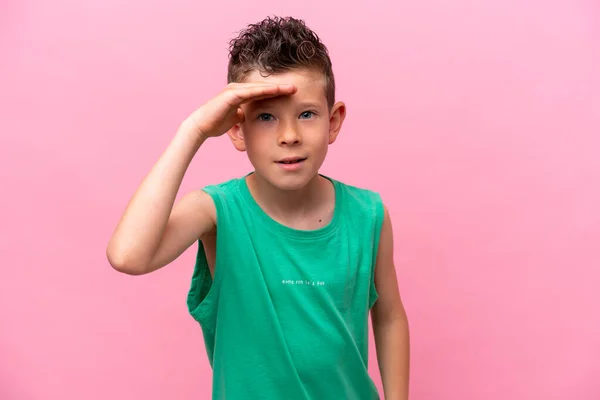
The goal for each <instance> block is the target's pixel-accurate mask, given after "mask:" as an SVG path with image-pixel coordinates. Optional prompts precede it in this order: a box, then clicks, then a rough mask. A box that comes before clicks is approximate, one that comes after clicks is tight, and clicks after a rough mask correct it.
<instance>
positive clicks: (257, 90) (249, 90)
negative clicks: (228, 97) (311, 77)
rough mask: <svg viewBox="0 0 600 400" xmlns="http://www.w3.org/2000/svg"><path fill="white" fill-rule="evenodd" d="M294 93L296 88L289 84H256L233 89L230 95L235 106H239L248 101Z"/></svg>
mask: <svg viewBox="0 0 600 400" xmlns="http://www.w3.org/2000/svg"><path fill="white" fill-rule="evenodd" d="M295 92H296V87H295V86H294V85H291V84H281V85H274V84H256V85H252V86H244V87H239V88H235V89H233V91H232V94H233V95H234V97H235V99H234V102H235V104H237V105H240V104H243V103H246V102H248V101H255V100H260V99H265V98H270V97H277V96H283V95H290V94H293V93H295Z"/></svg>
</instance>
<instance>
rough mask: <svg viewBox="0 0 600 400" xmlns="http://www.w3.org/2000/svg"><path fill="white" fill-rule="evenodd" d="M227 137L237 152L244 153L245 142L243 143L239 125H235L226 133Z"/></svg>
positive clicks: (242, 134)
mask: <svg viewBox="0 0 600 400" xmlns="http://www.w3.org/2000/svg"><path fill="white" fill-rule="evenodd" d="M227 135H229V139H231V143H233V146H234V147H235V148H236V150H238V151H246V142H245V141H244V133H243V132H242V128H241V126H240V124H235V125H234V126H232V127H231V129H229V131H227Z"/></svg>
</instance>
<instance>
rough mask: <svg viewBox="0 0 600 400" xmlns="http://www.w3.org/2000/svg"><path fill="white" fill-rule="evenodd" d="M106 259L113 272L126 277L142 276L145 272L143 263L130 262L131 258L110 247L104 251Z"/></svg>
mask: <svg viewBox="0 0 600 400" xmlns="http://www.w3.org/2000/svg"><path fill="white" fill-rule="evenodd" d="M106 258H107V259H108V263H109V264H110V266H111V267H112V268H113V269H114V270H115V271H117V272H121V273H123V274H126V275H133V276H136V275H144V274H145V273H146V271H147V268H146V265H145V264H144V263H141V262H139V261H135V260H132V259H131V257H127V256H126V255H125V254H123V252H119V251H115V250H113V249H112V248H111V247H110V246H109V247H108V248H107V249H106Z"/></svg>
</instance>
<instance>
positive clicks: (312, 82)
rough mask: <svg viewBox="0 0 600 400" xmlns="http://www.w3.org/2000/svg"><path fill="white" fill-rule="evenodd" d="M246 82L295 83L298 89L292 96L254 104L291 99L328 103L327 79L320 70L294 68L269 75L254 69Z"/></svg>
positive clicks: (246, 78) (247, 76)
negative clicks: (326, 92)
mask: <svg viewBox="0 0 600 400" xmlns="http://www.w3.org/2000/svg"><path fill="white" fill-rule="evenodd" d="M244 82H248V83H260V82H264V83H274V84H293V85H295V86H296V88H297V91H296V93H294V94H293V95H292V96H285V97H276V98H271V99H265V100H259V101H256V102H252V103H254V104H253V105H255V106H258V105H266V104H273V103H274V102H280V101H285V100H286V99H289V100H291V101H298V102H312V103H319V104H320V103H322V104H323V105H327V97H326V95H325V87H326V81H325V76H324V75H323V74H322V73H320V72H319V71H316V70H313V69H294V70H291V71H284V72H279V73H276V74H271V75H268V76H264V75H261V74H260V72H259V71H256V70H253V71H252V72H250V73H249V74H248V75H246V77H245V79H244Z"/></svg>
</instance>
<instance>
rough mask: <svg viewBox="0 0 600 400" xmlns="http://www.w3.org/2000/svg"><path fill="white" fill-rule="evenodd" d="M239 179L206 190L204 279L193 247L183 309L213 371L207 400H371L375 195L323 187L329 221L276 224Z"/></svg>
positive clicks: (378, 206)
mask: <svg viewBox="0 0 600 400" xmlns="http://www.w3.org/2000/svg"><path fill="white" fill-rule="evenodd" d="M245 178H246V177H242V178H236V179H231V180H229V181H226V182H223V183H220V184H217V185H210V186H207V187H204V188H203V190H204V191H205V192H206V193H208V194H209V195H210V196H211V197H212V199H213V201H214V204H215V207H216V215H217V222H216V225H217V226H216V232H217V236H216V260H215V268H214V279H213V278H212V276H211V274H210V271H209V268H208V262H207V259H206V253H205V250H204V247H203V244H202V242H201V241H199V242H198V252H197V258H196V263H195V268H194V272H193V276H192V279H191V287H190V289H189V292H188V296H187V306H188V310H189V312H190V314H191V315H192V317H193V318H194V319H195V320H196V321H197V322H198V323H199V325H200V327H201V330H202V334H203V338H204V344H205V346H206V352H207V355H208V360H209V363H210V365H211V367H212V370H213V379H212V382H213V388H212V393H213V394H212V398H213V400H216V399H219V400H220V399H227V400H245V399H251V400H257V399H264V400H329V399H331V400H355V399H356V400H375V399H379V395H378V392H377V389H376V387H375V385H374V383H373V381H372V379H371V378H370V376H369V373H368V332H369V330H368V315H369V310H370V309H371V307H372V306H373V304H374V303H375V301H376V299H377V292H376V290H375V286H374V268H375V261H376V257H377V248H378V243H379V235H380V230H381V226H382V222H383V212H384V211H383V204H382V201H381V198H380V196H379V195H378V194H377V193H375V192H372V191H370V190H366V189H361V188H357V187H354V186H350V185H347V184H344V183H342V182H339V181H337V180H334V179H331V178H328V177H325V178H326V179H329V180H330V181H331V182H332V184H333V185H334V189H335V208H334V212H333V216H332V218H331V221H330V222H329V223H328V224H327V225H325V226H324V227H322V228H319V229H316V230H297V229H293V228H290V227H287V226H285V225H283V224H280V223H279V222H277V221H276V220H274V219H272V218H271V217H270V216H269V215H268V214H266V213H265V212H264V211H263V209H262V208H261V207H260V206H259V205H258V203H257V202H256V201H255V200H254V198H253V196H252V194H251V193H250V190H249V189H248V186H247V184H246V179H245Z"/></svg>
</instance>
